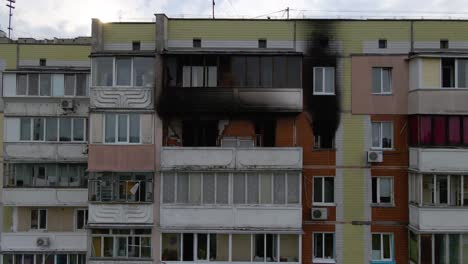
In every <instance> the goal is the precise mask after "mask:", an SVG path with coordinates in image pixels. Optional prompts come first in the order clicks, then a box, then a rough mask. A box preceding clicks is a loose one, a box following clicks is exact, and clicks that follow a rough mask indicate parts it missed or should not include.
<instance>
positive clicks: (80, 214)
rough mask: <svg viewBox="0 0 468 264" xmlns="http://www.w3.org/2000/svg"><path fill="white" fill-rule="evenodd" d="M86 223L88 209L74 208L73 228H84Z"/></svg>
mask: <svg viewBox="0 0 468 264" xmlns="http://www.w3.org/2000/svg"><path fill="white" fill-rule="evenodd" d="M87 224H88V209H78V210H76V219H75V225H76V226H75V229H76V230H84V229H85V227H86V225H87Z"/></svg>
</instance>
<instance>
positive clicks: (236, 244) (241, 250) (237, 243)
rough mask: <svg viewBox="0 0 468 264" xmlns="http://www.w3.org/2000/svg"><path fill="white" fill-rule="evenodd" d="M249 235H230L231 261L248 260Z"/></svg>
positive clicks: (249, 249)
mask: <svg viewBox="0 0 468 264" xmlns="http://www.w3.org/2000/svg"><path fill="white" fill-rule="evenodd" d="M250 244H251V243H250V235H241V234H233V235H232V261H250V255H251V245H250Z"/></svg>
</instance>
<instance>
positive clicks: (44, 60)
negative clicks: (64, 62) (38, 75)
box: [39, 59, 46, 67]
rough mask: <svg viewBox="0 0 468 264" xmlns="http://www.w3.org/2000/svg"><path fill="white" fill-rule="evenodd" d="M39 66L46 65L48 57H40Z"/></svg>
mask: <svg viewBox="0 0 468 264" xmlns="http://www.w3.org/2000/svg"><path fill="white" fill-rule="evenodd" d="M39 66H42V67H43V66H46V59H39Z"/></svg>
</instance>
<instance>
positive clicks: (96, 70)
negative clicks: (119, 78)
mask: <svg viewBox="0 0 468 264" xmlns="http://www.w3.org/2000/svg"><path fill="white" fill-rule="evenodd" d="M113 67H114V58H112V57H100V58H93V68H92V71H93V73H92V75H93V85H94V86H112V84H113V78H114V71H113Z"/></svg>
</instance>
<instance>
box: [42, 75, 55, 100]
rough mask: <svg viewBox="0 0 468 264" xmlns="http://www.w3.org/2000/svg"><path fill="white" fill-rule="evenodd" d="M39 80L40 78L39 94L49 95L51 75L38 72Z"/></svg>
mask: <svg viewBox="0 0 468 264" xmlns="http://www.w3.org/2000/svg"><path fill="white" fill-rule="evenodd" d="M39 80H40V85H39V89H40V93H39V94H40V95H41V96H50V95H51V89H52V75H51V74H40V75H39Z"/></svg>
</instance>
